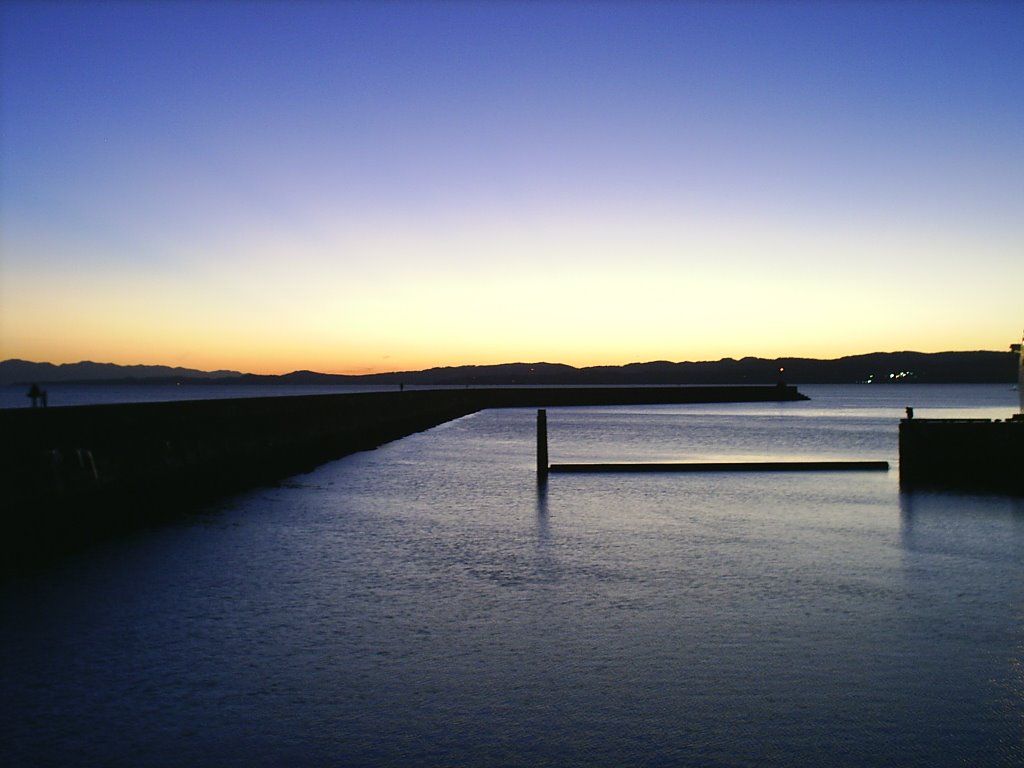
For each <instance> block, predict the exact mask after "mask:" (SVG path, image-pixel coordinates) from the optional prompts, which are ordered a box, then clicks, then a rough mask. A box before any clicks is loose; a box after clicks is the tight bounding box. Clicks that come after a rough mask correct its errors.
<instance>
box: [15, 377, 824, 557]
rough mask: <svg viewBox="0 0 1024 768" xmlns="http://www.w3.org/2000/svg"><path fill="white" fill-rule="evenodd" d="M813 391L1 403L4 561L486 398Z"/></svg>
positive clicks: (502, 391) (530, 390) (704, 390)
mask: <svg viewBox="0 0 1024 768" xmlns="http://www.w3.org/2000/svg"><path fill="white" fill-rule="evenodd" d="M806 399H807V398H806V397H805V396H804V395H802V394H800V393H799V392H798V391H797V390H796V388H795V387H790V386H781V385H779V386H739V387H736V386H731V387H730V386H723V387H690V386H654V387H507V388H503V387H493V388H476V389H470V388H466V389H438V390H407V391H404V392H401V391H397V390H396V391H393V392H365V393H356V394H340V395H308V396H305V395H300V396H288V397H254V398H242V399H232V400H227V399H225V400H191V401H180V402H161V403H128V404H122V405H91V406H72V407H60V408H56V407H54V408H17V409H0V510H2V511H0V575H2V574H3V573H4V572H8V571H10V570H12V569H16V568H18V567H20V566H22V565H25V564H29V563H32V562H35V561H36V560H38V559H40V558H43V557H48V556H54V555H59V554H61V553H63V552H66V551H69V550H72V549H76V548H79V547H81V546H82V545H84V544H88V543H89V542H91V541H94V540H96V539H99V538H103V537H105V536H109V535H111V534H113V533H116V532H119V531H123V530H129V529H132V528H136V527H139V526H145V525H150V524H152V523H155V522H159V521H160V520H163V519H167V518H171V517H176V516H179V515H181V514H182V513H183V512H187V511H189V509H191V508H194V507H195V505H196V504H197V503H202V502H204V501H207V500H210V499H213V498H216V497H218V496H221V495H224V494H227V493H232V492H237V491H241V490H245V489H247V488H250V487H253V486H256V485H261V484H267V483H273V482H276V481H278V480H281V479H283V478H285V477H288V476H290V475H295V474H298V473H301V472H305V471H308V470H310V469H312V468H314V467H315V466H317V465H319V464H322V463H324V462H326V461H330V460H333V459H337V458H340V457H343V456H346V455H348V454H351V453H354V452H356V451H362V450H368V449H372V448H375V447H376V446H379V445H381V444H383V443H386V442H388V441H391V440H395V439H398V438H401V437H404V436H406V435H409V434H412V433H415V432H419V431H423V430H426V429H429V428H431V427H434V426H436V425H438V424H441V423H444V422H446V421H450V420H452V419H456V418H459V417H461V416H465V415H467V414H470V413H474V412H476V411H480V410H484V409H487V408H526V407H529V408H534V407H541V408H545V407H567V406H597V405H651V404H661V405H664V404H689V403H725V402H770V401H794V400H806Z"/></svg>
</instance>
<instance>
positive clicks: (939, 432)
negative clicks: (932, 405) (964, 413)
mask: <svg viewBox="0 0 1024 768" xmlns="http://www.w3.org/2000/svg"><path fill="white" fill-rule="evenodd" d="M900 485H902V486H904V487H908V488H914V487H937V488H960V489H965V490H982V491H998V492H1007V493H1012V494H1020V495H1024V418H1014V419H1007V420H1006V421H989V420H988V419H976V420H975V419H903V420H902V421H900Z"/></svg>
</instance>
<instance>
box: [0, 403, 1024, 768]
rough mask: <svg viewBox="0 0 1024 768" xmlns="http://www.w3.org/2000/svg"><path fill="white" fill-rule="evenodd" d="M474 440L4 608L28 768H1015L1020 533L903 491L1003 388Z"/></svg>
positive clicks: (275, 498) (434, 439)
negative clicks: (920, 450) (955, 425)
mask: <svg viewBox="0 0 1024 768" xmlns="http://www.w3.org/2000/svg"><path fill="white" fill-rule="evenodd" d="M801 391H803V392H805V393H806V394H808V395H809V396H810V397H811V398H812V399H811V400H810V401H807V402H796V403H760V404H715V405H686V406H633V407H606V408H555V409H549V411H548V431H549V435H550V441H549V442H550V457H551V461H552V462H588V461H595V462H596V461H721V460H724V461H743V460H768V459H779V460H786V459H812V458H815V459H817V458H820V459H830V460H831V459H836V460H877V459H883V460H888V461H890V462H891V464H892V467H893V469H892V471H890V472H888V473H886V472H867V473H860V472H849V473H846V472H841V473H830V472H810V473H794V474H788V473H781V472H780V473H750V474H748V473H743V474H740V475H736V474H728V475H722V474H702V473H696V474H685V475H676V474H664V475H662V474H643V475H635V474H627V475H615V474H603V475H602V474H598V475H589V474H588V475H572V474H566V475H554V476H552V477H550V479H549V480H548V481H547V482H546V483H544V484H538V482H537V477H536V471H535V469H536V464H535V447H536V446H535V411H531V410H524V409H510V410H489V411H483V412H480V413H477V414H474V415H471V416H468V417H465V418H462V419H459V420H457V421H454V422H450V423H447V424H444V425H441V426H439V427H436V428H434V429H432V430H429V431H427V432H423V433H419V434H416V435H413V436H410V437H407V438H405V439H402V440H399V441H396V442H393V443H390V444H387V445H385V446H382V447H381V448H379V449H377V450H374V451H370V452H365V453H359V454H355V455H352V456H349V457H347V458H344V459H342V460H339V461H335V462H332V463H329V464H326V465H323V466H321V467H319V468H317V469H315V470H314V471H312V472H310V473H308V474H304V475H300V476H296V477H293V478H291V479H289V480H288V481H286V482H284V483H281V484H279V485H276V486H273V487H263V488H258V489H255V490H253V491H250V492H248V493H245V494H242V495H238V496H235V497H231V498H228V499H224V500H223V501H221V502H220V503H218V504H216V505H211V506H209V507H207V508H204V509H203V510H201V511H200V512H199V513H197V514H196V515H194V516H192V517H189V518H186V519H184V520H181V521H179V522H177V523H174V524H169V525H165V526H162V527H159V528H154V529H151V530H146V531H142V532H139V533H136V534H133V535H131V536H129V537H126V538H123V539H120V540H117V541H112V542H108V543H106V544H103V545H101V546H98V547H96V548H93V549H91V550H89V551H87V552H84V553H81V554H79V555H77V556H75V557H73V558H70V559H68V560H66V561H64V562H61V563H59V564H57V565H54V566H52V567H49V568H47V569H45V570H43V571H41V572H38V573H33V574H26V575H23V576H20V577H17V578H15V579H13V580H11V581H9V582H7V583H5V584H3V585H0V621H2V624H0V685H2V690H3V692H4V693H3V696H4V698H3V702H4V703H3V708H4V717H3V718H0V744H2V745H3V746H2V747H0V749H2V750H3V752H2V754H3V762H4V763H5V764H11V765H103V766H177V765H193V766H235V765H237V766H242V765H245V766H277V765H345V766H383V765H403V764H408V765H428V766H450V765H487V766H503V765H509V766H512V765H528V766H534V765H537V766H540V765H551V766H556V765H557V766H563V765H587V766H593V765H606V766H623V765H672V766H675V765H695V766H755V765H823V766H929V767H930V768H934V767H935V766H968V765H986V766H1019V765H1022V764H1024V499H1020V498H1013V497H1008V496H1001V495H972V494H961V493H939V492H914V493H904V492H901V491H900V488H899V484H898V476H897V471H896V467H897V461H898V457H897V426H898V420H899V418H900V417H901V416H902V415H903V411H904V408H905V407H906V406H913V407H914V408H915V413H916V415H918V416H921V417H941V416H959V417H974V418H1006V417H1007V416H1009V415H1010V414H1012V413H1013V412H1014V411H1015V410H1016V407H1017V393H1016V392H1014V391H1012V390H1011V389H1010V387H1009V386H1008V385H991V386H990V385H971V386H945V385H890V386H850V387H839V386H820V387H810V386H808V387H801Z"/></svg>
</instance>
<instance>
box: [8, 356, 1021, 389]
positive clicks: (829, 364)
mask: <svg viewBox="0 0 1024 768" xmlns="http://www.w3.org/2000/svg"><path fill="white" fill-rule="evenodd" d="M1017 365H1018V363H1017V355H1016V354H1015V353H1013V352H1009V351H1007V352H991V351H977V352H936V353H925V352H874V353H871V354H866V355H853V356H849V357H840V358H837V359H834V360H818V359H813V358H800V357H782V358H777V359H774V360H769V359H764V358H759V357H744V358H743V359H741V360H735V359H733V358H728V357H727V358H723V359H722V360H715V361H704V362H682V363H672V362H668V361H665V360H659V361H654V362H647V363H630V364H628V365H620V366H614V365H604V366H591V367H587V368H574V367H573V366H571V365H563V364H560V363H504V364H501V365H463V366H457V367H445V368H430V369H428V370H424V371H397V372H391V373H374V374H364V375H346V374H333V373H317V372H315V371H293V372H292V373H286V374H283V375H280V376H267V375H258V374H251V373H246V374H243V373H239V372H237V371H213V372H204V371H195V370H191V369H187V368H169V367H166V366H143V365H133V366H119V365H113V364H111V363H91V362H83V363H71V364H65V365H52V364H50V363H30V362H26V361H24V360H5V361H4V362H0V383H3V384H28V383H29V382H39V383H50V382H104V383H132V382H135V383H171V382H180V383H182V384H189V383H202V384H253V385H258V384H377V385H379V384H394V385H396V386H397V385H399V384H409V385H421V386H428V385H430V386H466V385H468V386H495V385H512V384H517V385H558V384H574V385H588V384H589V385H602V384H617V385H643V384H663V385H664V384H774V383H776V382H778V381H779V380H780V379H781V380H784V381H786V382H787V383H791V384H851V383H857V382H866V381H873V382H879V383H884V382H899V383H905V382H918V383H1006V384H1010V383H1013V382H1015V381H1016V380H1017ZM780 368H782V369H784V370H783V371H782V372H781V373H780V371H779V369H780Z"/></svg>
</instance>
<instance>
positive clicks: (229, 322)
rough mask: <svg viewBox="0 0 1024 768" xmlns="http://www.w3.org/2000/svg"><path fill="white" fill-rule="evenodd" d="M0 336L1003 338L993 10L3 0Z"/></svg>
mask: <svg viewBox="0 0 1024 768" xmlns="http://www.w3.org/2000/svg"><path fill="white" fill-rule="evenodd" d="M0 25H2V32H0V34H2V61H0V64H2V68H0V120H2V124H0V125H2V135H0V142H2V143H0V232H2V234H0V238H2V239H0V245H2V256H0V358H10V357H18V358H23V359H29V360H40V361H42V360H45V361H50V362H57V363H61V362H73V361H77V360H82V359H92V360H97V361H105V362H116V363H124V364H131V363H146V364H168V365H183V366H188V367H193V368H203V369H213V368H232V369H238V370H244V371H252V372H259V373H282V372H286V371H290V370H295V369H302V368H309V369H313V370H319V371H327V372H341V373H363V372H371V371H382V370H408V369H419V368H426V367H432V366H439V365H461V364H488V363H499V362H512V361H541V360H545V361H550V362H564V363H569V364H573V365H580V366H582V365H596V364H620V363H628V362H635V361H647V360H659V359H661V360H673V361H680V360H707V359H718V358H721V357H726V356H729V357H742V356H746V355H757V356H762V357H776V356H784V355H786V356H808V357H839V356H842V355H847V354H857V353H862V352H870V351H891V350H908V349H909V350H918V351H925V352H933V351H941V350H969V349H1006V348H1007V346H1008V345H1009V344H1010V343H1011V342H1013V341H1017V340H1019V336H1020V333H1021V329H1022V327H1024V298H1022V295H1024V293H1022V286H1024V3H1022V2H1010V3H951V2H934V3H910V2H904V3H893V4H886V3H881V2H864V3H840V2H825V3H797V2H789V3H744V2H723V3H710V2H705V3H699V2H649V3H643V2H640V3H625V2H621V3H620V2H593V3H585V2H565V3H555V2H505V3H502V2H497V3H494V2H488V3H484V2H477V3H470V2H379V3H358V2H344V3H340V2H339V3H319V2H296V3H285V2H241V1H239V2H208V3H203V2H139V3H133V2H107V3H90V2H75V3H70V2H67V3H63V2H60V3H45V2H27V3H26V2H7V3H5V4H4V5H3V7H2V9H0Z"/></svg>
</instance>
